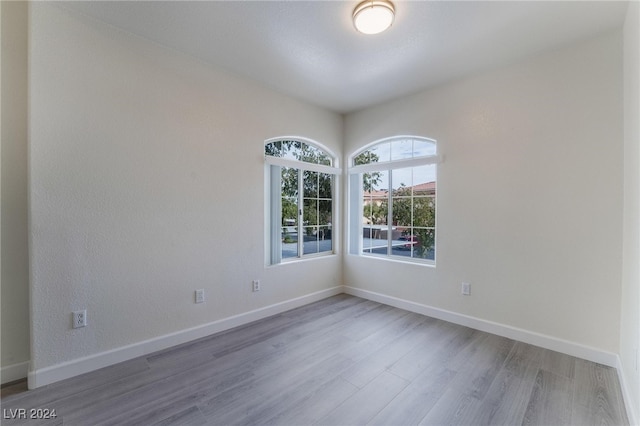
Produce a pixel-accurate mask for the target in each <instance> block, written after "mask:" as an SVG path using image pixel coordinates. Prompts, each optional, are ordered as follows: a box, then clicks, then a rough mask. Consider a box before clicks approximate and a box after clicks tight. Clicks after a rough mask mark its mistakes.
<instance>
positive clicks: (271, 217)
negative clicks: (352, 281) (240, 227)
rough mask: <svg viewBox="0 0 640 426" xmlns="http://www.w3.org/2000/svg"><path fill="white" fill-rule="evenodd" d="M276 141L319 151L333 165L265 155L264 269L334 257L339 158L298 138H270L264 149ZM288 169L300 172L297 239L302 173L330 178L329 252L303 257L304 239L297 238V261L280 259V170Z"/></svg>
mask: <svg viewBox="0 0 640 426" xmlns="http://www.w3.org/2000/svg"><path fill="white" fill-rule="evenodd" d="M279 141H296V142H301V143H303V144H307V145H310V146H312V147H314V148H316V149H319V150H321V151H322V152H323V153H324V154H325V155H327V156H328V157H329V158H330V159H331V163H332V164H333V165H331V166H328V165H324V164H315V163H308V162H305V161H300V160H295V159H289V158H283V157H274V156H270V155H266V154H264V158H265V206H266V209H265V231H266V232H265V234H266V235H265V253H266V259H265V262H266V264H267V265H279V264H284V263H289V262H295V261H299V260H302V259H311V258H315V257H324V256H330V255H334V254H336V247H337V243H338V239H339V237H338V235H339V221H338V214H337V212H338V211H339V210H338V194H339V191H338V188H339V176H340V174H341V173H342V169H340V168H339V167H337V165H338V157H337V156H336V155H335V154H334V153H333V152H332V151H331V150H330V149H328V148H327V147H326V146H324V145H322V144H321V143H318V142H316V141H314V140H311V139H308V138H305V137H300V136H280V137H275V138H270V139H267V140H265V141H264V144H263V147H264V146H266V145H268V144H270V143H273V142H279ZM283 167H289V168H294V169H297V170H298V171H299V174H298V176H299V178H298V185H299V189H298V206H299V208H298V224H297V227H298V235H302V228H303V227H304V223H303V215H304V212H303V208H304V202H303V198H304V191H303V188H302V184H303V181H302V174H303V173H302V172H304V171H311V172H318V173H324V174H330V175H332V176H333V181H332V185H331V202H332V203H331V210H332V212H331V221H332V223H331V239H332V243H331V248H332V249H331V251H324V252H317V253H309V254H304V249H303V244H304V242H303V239H302V238H298V255H297V256H296V257H290V258H285V259H283V258H282V238H281V235H282V234H281V233H282V217H281V216H282V188H281V179H282V175H281V172H282V168H283Z"/></svg>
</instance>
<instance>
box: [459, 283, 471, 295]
mask: <svg viewBox="0 0 640 426" xmlns="http://www.w3.org/2000/svg"><path fill="white" fill-rule="evenodd" d="M461 291H462V295H463V296H469V295H470V294H471V284H470V283H462V289H461Z"/></svg>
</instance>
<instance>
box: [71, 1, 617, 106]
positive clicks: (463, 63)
mask: <svg viewBox="0 0 640 426" xmlns="http://www.w3.org/2000/svg"><path fill="white" fill-rule="evenodd" d="M358 2H359V0H355V1H216V2H203V1H199V2H190V1H173V2H155V1H151V2H149V1H138V2H109V1H107V2H97V1H84V2H68V3H64V6H65V7H67V8H69V9H73V10H76V11H79V12H82V13H85V14H87V15H90V16H92V17H94V18H97V19H99V20H102V21H105V22H107V23H110V24H112V25H115V26H117V27H120V28H122V29H124V30H126V31H129V32H132V33H135V34H138V35H140V36H143V37H145V38H148V39H151V40H153V41H155V42H158V43H160V44H163V45H166V46H169V47H172V48H174V49H177V50H180V51H183V52H185V53H188V54H190V55H193V56H195V57H198V58H200V59H201V60H203V61H206V62H209V63H211V64H215V65H217V66H221V67H224V68H226V69H228V70H231V71H233V72H235V73H238V74H241V75H244V76H246V77H249V78H251V79H254V80H258V81H260V82H262V83H264V84H266V85H268V86H269V87H271V88H273V89H275V90H278V91H280V92H283V93H286V94H289V95H291V96H293V97H296V98H299V99H302V100H305V101H308V102H311V103H314V104H317V105H320V106H323V107H326V108H329V109H331V110H334V111H337V112H342V113H344V112H350V111H354V110H358V109H361V108H364V107H367V106H370V105H373V104H376V103H380V102H383V101H386V100H389V99H392V98H396V97H399V96H403V95H406V94H409V93H413V92H416V91H419V90H422V89H425V88H429V87H433V86H435V85H438V84H442V83H444V82H446V81H449V80H452V79H457V78H460V77H463V76H466V75H469V74H472V73H475V72H479V71H482V70H485V69H490V68H492V67H495V66H498V65H502V64H507V63H510V62H514V61H516V60H518V59H520V58H523V57H526V56H529V55H534V54H536V53H538V52H542V51H545V50H549V49H554V48H557V47H560V46H562V45H566V44H569V43H572V42H575V41H578V40H582V39H586V38H589V37H592V36H595V35H597V34H601V33H604V32H607V31H610V30H612V29H614V28H620V27H621V26H622V24H623V21H624V16H625V13H626V9H627V2H626V1H625V2H618V1H596V2H587V1H569V2H560V1H553V2H544V1H529V2H520V1H507V2H496V1H470V2H458V1H395V2H394V3H395V6H396V20H395V22H394V24H393V26H392V27H391V29H390V30H388V31H387V32H384V33H382V34H378V35H373V36H366V35H363V34H360V33H358V32H356V30H355V29H354V28H353V24H352V22H351V13H352V11H353V9H354V8H355V6H356V5H357V4H358Z"/></svg>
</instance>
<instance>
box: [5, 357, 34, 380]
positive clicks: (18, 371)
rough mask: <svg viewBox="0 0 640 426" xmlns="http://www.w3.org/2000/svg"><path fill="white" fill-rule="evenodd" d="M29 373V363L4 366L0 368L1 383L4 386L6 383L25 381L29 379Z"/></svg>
mask: <svg viewBox="0 0 640 426" xmlns="http://www.w3.org/2000/svg"><path fill="white" fill-rule="evenodd" d="M28 371H29V361H25V362H20V363H18V364H12V365H6V366H3V367H2V368H0V377H1V379H0V382H1V383H2V384H3V385H4V384H5V383H10V382H15V381H16V380H20V379H24V378H25V377H27V372H28Z"/></svg>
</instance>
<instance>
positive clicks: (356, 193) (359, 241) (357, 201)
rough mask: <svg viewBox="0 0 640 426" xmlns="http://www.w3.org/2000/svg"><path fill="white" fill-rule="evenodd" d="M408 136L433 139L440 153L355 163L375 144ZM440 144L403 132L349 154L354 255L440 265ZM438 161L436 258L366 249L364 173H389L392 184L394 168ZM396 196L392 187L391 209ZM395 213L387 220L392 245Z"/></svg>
mask: <svg viewBox="0 0 640 426" xmlns="http://www.w3.org/2000/svg"><path fill="white" fill-rule="evenodd" d="M404 139H412V140H414V139H415V140H420V141H429V142H433V144H434V145H435V147H436V153H435V154H433V155H428V156H421V157H412V158H406V159H400V160H389V161H381V162H376V163H368V164H362V165H357V166H354V165H353V161H354V159H355V158H356V157H358V156H359V155H360V154H362V153H363V152H365V151H367V150H369V149H371V148H373V147H375V146H376V145H381V144H384V143H393V142H394V141H398V140H404ZM437 150H438V143H437V141H436V140H435V139H432V138H427V137H424V136H410V135H401V136H392V137H388V138H384V139H379V140H377V141H375V142H372V143H370V144H367V145H365V146H364V147H362V148H360V149H359V150H357V151H356V152H354V153H353V154H351V155H350V156H349V167H348V171H347V173H348V175H349V178H348V179H349V180H348V216H347V217H348V235H349V237H348V239H347V253H349V254H352V255H358V256H367V257H372V258H380V259H386V260H393V261H398V262H410V263H417V264H424V265H429V266H435V265H436V260H437V257H438V250H437V239H438V232H437V223H438V222H437V212H438V200H437V198H438V189H437V188H438V184H437V182H438V170H437V165H438V164H440V163H441V162H442V157H441V156H440V155H439V154H438V151H437ZM431 164H434V165H436V180H435V181H436V194H435V197H434V200H435V206H436V207H435V209H436V221H435V223H434V231H435V239H434V260H430V259H421V258H414V257H405V256H396V255H392V254H389V250H388V251H387V254H384V255H383V254H373V253H366V252H364V250H363V245H364V241H363V240H364V237H363V232H362V211H363V207H364V205H363V199H364V190H363V187H362V179H363V176H362V175H363V173H371V172H387V173H388V174H389V183H390V184H392V182H391V179H392V171H393V170H395V169H404V168H411V167H418V166H425V165H431ZM392 199H393V191H391V190H389V191H388V205H389V211H390V212H391V209H392V206H393V203H392ZM391 217H392V215H391V214H388V220H387V222H388V223H387V226H388V230H387V235H388V237H387V238H388V245H389V247H391V241H390V240H391V235H392V232H391V230H392V226H393V225H392V220H391Z"/></svg>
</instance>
